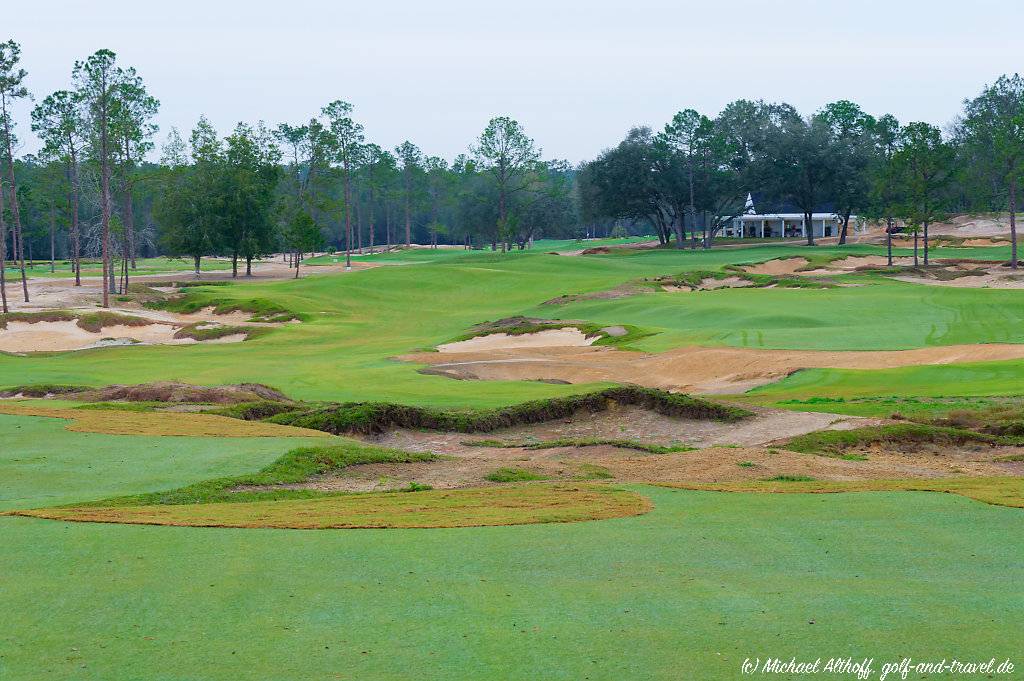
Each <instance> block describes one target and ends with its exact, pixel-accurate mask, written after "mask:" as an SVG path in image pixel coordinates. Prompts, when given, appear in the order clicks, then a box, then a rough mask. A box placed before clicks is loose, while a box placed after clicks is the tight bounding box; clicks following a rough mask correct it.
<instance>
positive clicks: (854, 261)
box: [798, 255, 914, 276]
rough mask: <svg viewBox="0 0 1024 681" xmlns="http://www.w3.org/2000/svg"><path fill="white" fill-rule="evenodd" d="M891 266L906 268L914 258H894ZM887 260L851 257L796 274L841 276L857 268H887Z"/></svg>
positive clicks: (880, 256) (862, 256) (911, 263)
mask: <svg viewBox="0 0 1024 681" xmlns="http://www.w3.org/2000/svg"><path fill="white" fill-rule="evenodd" d="M892 264H893V266H906V265H913V264H914V258H913V257H911V256H894V257H893V259H892ZM888 265H889V260H888V258H886V257H885V256H884V255H851V256H847V257H845V258H841V259H839V260H833V261H832V262H830V263H829V264H828V267H819V268H817V269H814V270H807V271H804V272H798V274H809V275H812V276H813V275H818V274H842V273H844V272H852V271H854V270H856V269H857V268H858V267H887V266H888Z"/></svg>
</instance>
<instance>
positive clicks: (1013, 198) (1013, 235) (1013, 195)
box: [1010, 178, 1017, 269]
mask: <svg viewBox="0 0 1024 681" xmlns="http://www.w3.org/2000/svg"><path fill="white" fill-rule="evenodd" d="M1010 267H1011V268H1013V269H1017V179H1016V178H1011V179H1010Z"/></svg>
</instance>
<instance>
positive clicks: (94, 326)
mask: <svg viewBox="0 0 1024 681" xmlns="http://www.w3.org/2000/svg"><path fill="white" fill-rule="evenodd" d="M72 321H73V322H75V324H76V325H77V326H78V327H79V328H81V329H83V330H85V331H91V332H92V333H99V332H100V331H101V330H102V329H103V327H105V326H149V325H150V324H156V323H157V322H156V321H155V320H152V319H147V318H145V317H136V316H133V315H125V314H120V313H118V312H103V311H101V312H84V313H80V312H69V311H67V310H52V311H50V310H47V311H44V312H8V313H6V314H0V329H6V328H7V324H8V322H24V323H26V324H39V323H41V322H72Z"/></svg>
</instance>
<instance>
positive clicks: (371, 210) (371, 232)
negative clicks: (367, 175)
mask: <svg viewBox="0 0 1024 681" xmlns="http://www.w3.org/2000/svg"><path fill="white" fill-rule="evenodd" d="M373 219H374V210H373V192H370V255H373V240H374V237H375V236H376V235H375V234H374V233H373Z"/></svg>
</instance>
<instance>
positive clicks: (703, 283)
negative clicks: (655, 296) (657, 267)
mask: <svg viewBox="0 0 1024 681" xmlns="http://www.w3.org/2000/svg"><path fill="white" fill-rule="evenodd" d="M753 285H754V282H752V281H750V280H749V279H744V278H743V277H726V278H724V279H716V278H715V277H704V278H703V279H701V280H700V284H698V285H697V286H686V285H683V286H676V285H675V284H666V285H665V286H662V287H661V290H662V291H668V292H669V293H688V292H690V291H713V290H715V289H719V288H744V287H747V286H753Z"/></svg>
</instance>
